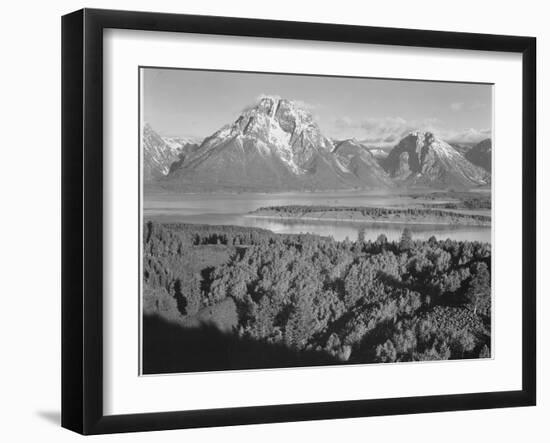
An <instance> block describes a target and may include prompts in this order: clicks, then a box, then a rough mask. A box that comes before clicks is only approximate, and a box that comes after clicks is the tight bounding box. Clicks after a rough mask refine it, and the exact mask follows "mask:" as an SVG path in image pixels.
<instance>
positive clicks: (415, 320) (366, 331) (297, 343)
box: [143, 221, 491, 372]
mask: <svg viewBox="0 0 550 443" xmlns="http://www.w3.org/2000/svg"><path fill="white" fill-rule="evenodd" d="M143 313H144V316H145V317H144V318H145V319H151V318H156V319H162V321H165V322H168V323H170V325H172V326H171V329H170V331H171V332H170V340H172V339H173V338H174V336H175V335H177V334H180V333H181V334H184V333H190V332H189V331H192V330H194V332H193V334H195V335H193V337H194V338H193V340H195V341H200V340H201V335H200V333H198V332H197V331H200V328H209V329H208V330H209V331H210V332H211V330H215V331H216V334H218V335H219V336H220V337H222V336H223V337H224V338H223V340H226V341H224V342H223V343H227V340H231V343H254V346H255V348H254V352H251V353H248V354H246V358H245V359H244V360H243V359H241V360H240V361H238V362H235V361H233V362H232V361H231V359H232V354H231V352H227V353H226V354H227V355H224V356H221V357H220V348H219V347H218V348H216V350H214V348H212V351H211V352H212V353H214V352H215V353H217V355H216V356H215V361H216V363H212V364H210V363H208V364H207V363H204V364H201V362H195V363H197V364H188V363H189V362H190V361H191V363H193V362H192V360H193V359H201V358H203V359H204V358H206V359H208V352H210V351H209V350H208V349H201V352H199V353H195V352H190V351H188V350H186V349H180V348H181V347H183V348H185V347H186V346H187V345H181V346H180V348H178V349H177V355H178V356H179V357H178V358H179V359H180V360H178V361H185V364H183V363H182V367H178V365H179V364H180V363H174V362H172V364H170V365H169V367H170V371H176V372H178V371H179V372H185V371H186V370H195V369H196V368H200V369H203V370H204V369H211V370H216V369H226V368H241V369H245V368H252V367H284V366H293V365H294V364H295V365H315V364H327V363H335V364H357V363H388V362H405V361H426V360H447V359H466V358H488V357H490V355H491V245H490V244H489V243H479V242H458V241H452V240H449V239H447V240H442V239H439V240H438V239H436V238H435V237H432V238H430V239H429V240H428V241H418V240H414V239H413V238H412V236H411V232H410V231H409V230H408V229H405V230H404V231H403V234H402V237H401V239H400V241H396V242H389V241H388V240H387V239H386V237H385V236H384V235H381V236H380V237H379V238H378V239H377V240H376V241H365V239H364V238H362V237H361V236H360V237H359V238H358V239H357V240H356V241H350V240H346V241H335V240H334V239H332V238H331V237H321V236H316V235H311V234H300V235H294V234H292V235H291V234H274V233H272V232H271V231H267V230H262V229H256V228H241V227H234V226H206V225H192V224H160V223H156V222H151V221H150V222H147V223H145V225H144V227H143ZM174 331H175V332H174ZM156 333H158V329H153V328H149V329H147V328H145V329H144V342H145V341H146V340H148V341H147V343H149V344H151V343H154V345H151V346H148V347H147V349H158V346H157V345H158V343H159V341H160V339H157V340H156V341H155V340H154V339H155V337H149V336H148V334H156ZM151 338H152V339H153V340H152V341H151ZM170 340H168V341H166V340H165V339H164V338H163V339H162V343H163V344H165V345H166V343H168V342H169V341H170ZM174 343H176V342H174ZM185 343H187V342H185ZM204 343H207V342H206V341H205V342H204ZM178 346H179V345H178ZM224 346H225V345H224ZM173 347H176V345H174V346H173ZM205 347H208V346H206V345H205V346H203V348H205ZM235 349H236V348H235ZM258 349H261V351H258ZM270 349H278V350H288V351H289V352H292V353H293V354H292V355H293V356H295V357H296V358H294V357H292V358H286V357H285V359H282V358H281V359H280V360H277V358H274V359H267V360H266V359H265V358H263V357H261V358H260V357H258V359H257V361H255V359H256V356H259V355H261V354H262V352H263V353H266V352H269V350H270ZM151 352H152V351H151ZM151 352H149V353H148V351H146V350H144V360H147V359H148V358H149V359H152V358H153V354H152V353H151ZM149 354H150V355H149ZM222 354H223V352H222ZM155 355H159V352H157V353H156V354H155ZM163 355H164V354H163ZM181 355H186V357H185V359H182V358H181ZM235 355H236V354H235ZM277 355H282V354H280V353H279V354H277ZM163 358H164V357H163ZM293 358H294V360H293ZM220 359H221V360H220ZM212 361H213V360H212ZM293 362H294V363H293ZM209 365H210V366H209ZM153 366H154V365H152V366H151V365H150V367H153ZM145 367H149V366H148V365H147V364H145ZM190 368H191V369H190ZM193 368H195V369H193ZM157 370H158V369H157ZM151 371H152V372H154V370H151Z"/></svg>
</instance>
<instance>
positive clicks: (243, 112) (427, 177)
mask: <svg viewBox="0 0 550 443" xmlns="http://www.w3.org/2000/svg"><path fill="white" fill-rule="evenodd" d="M139 78H140V116H139V118H140V131H141V133H140V161H141V177H140V179H141V195H140V199H141V207H142V220H139V221H138V222H139V223H141V236H142V245H141V250H142V257H141V270H142V277H143V280H142V287H141V297H142V316H143V317H142V373H143V374H144V375H147V374H164V373H182V372H196V371H216V370H244V369H267V368H286V367H304V366H318V365H350V364H369V363H399V362H428V361H431V362H433V361H437V362H439V363H440V364H441V361H444V360H457V359H488V358H491V341H492V336H491V324H492V313H493V310H492V303H491V294H492V292H491V243H492V241H491V240H492V229H491V228H492V211H491V208H492V193H491V189H492V181H491V159H492V149H493V144H494V143H493V137H492V133H493V122H492V121H493V85H492V84H487V83H460V82H443V81H441V82H438V81H422V80H406V79H383V78H355V77H336V76H315V75H293V74H286V73H284V74H283V73H281V74H279V73H254V72H232V71H207V70H192V69H174V68H163V67H141V68H140V69H139Z"/></svg>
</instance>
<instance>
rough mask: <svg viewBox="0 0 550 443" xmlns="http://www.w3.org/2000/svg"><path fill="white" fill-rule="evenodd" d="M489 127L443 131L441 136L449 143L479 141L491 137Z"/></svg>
mask: <svg viewBox="0 0 550 443" xmlns="http://www.w3.org/2000/svg"><path fill="white" fill-rule="evenodd" d="M491 136H492V131H491V128H486V129H474V128H469V129H466V130H464V131H446V132H445V131H443V133H442V134H441V135H440V137H441V138H443V139H444V140H446V141H447V142H449V143H479V142H480V141H481V140H485V139H486V138H491Z"/></svg>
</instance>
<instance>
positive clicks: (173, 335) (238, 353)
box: [143, 315, 339, 374]
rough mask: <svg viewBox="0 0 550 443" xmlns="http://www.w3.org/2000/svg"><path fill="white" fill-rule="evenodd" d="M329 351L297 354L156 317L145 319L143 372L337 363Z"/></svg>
mask: <svg viewBox="0 0 550 443" xmlns="http://www.w3.org/2000/svg"><path fill="white" fill-rule="evenodd" d="M337 363H339V361H338V360H337V359H336V358H334V357H332V356H330V355H329V354H328V353H325V352H315V351H296V350H292V349H289V348H287V347H286V346H284V345H278V344H268V343H265V342H260V341H257V340H252V339H248V338H241V337H239V336H238V335H237V334H234V333H224V332H220V331H219V330H218V329H217V328H216V327H214V326H207V325H203V326H200V327H197V328H183V327H181V326H179V325H177V324H173V323H170V322H168V321H166V320H164V319H162V318H160V317H158V316H155V315H146V316H144V317H143V373H144V374H161V373H174V372H196V371H221V370H227V369H266V368H274V367H299V366H318V365H326V364H337Z"/></svg>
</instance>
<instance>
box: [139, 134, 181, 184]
mask: <svg viewBox="0 0 550 443" xmlns="http://www.w3.org/2000/svg"><path fill="white" fill-rule="evenodd" d="M142 142H143V180H144V182H151V181H154V180H156V179H158V178H160V177H163V176H165V175H167V174H168V172H170V166H171V165H172V163H174V162H175V161H176V160H177V159H178V158H179V152H178V149H177V148H173V147H171V146H170V145H168V144H167V143H166V142H165V141H164V140H163V139H162V137H161V136H160V135H159V134H157V133H156V132H155V131H154V130H153V128H151V126H150V125H149V124H148V123H145V125H144V126H143V139H142Z"/></svg>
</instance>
